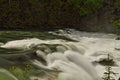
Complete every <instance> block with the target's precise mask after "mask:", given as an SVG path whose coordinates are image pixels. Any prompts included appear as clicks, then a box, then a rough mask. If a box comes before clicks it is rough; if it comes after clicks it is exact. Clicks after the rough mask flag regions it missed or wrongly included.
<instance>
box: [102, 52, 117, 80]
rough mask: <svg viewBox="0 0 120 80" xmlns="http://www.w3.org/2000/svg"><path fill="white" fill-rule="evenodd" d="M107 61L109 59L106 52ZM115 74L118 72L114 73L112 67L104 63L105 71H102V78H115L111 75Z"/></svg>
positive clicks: (105, 79) (106, 79) (107, 79)
mask: <svg viewBox="0 0 120 80" xmlns="http://www.w3.org/2000/svg"><path fill="white" fill-rule="evenodd" d="M107 60H108V61H110V60H111V59H110V55H109V54H108V58H107ZM116 74H118V73H115V72H114V71H113V70H112V67H111V65H110V64H107V65H106V71H105V72H104V76H103V78H102V79H103V80H115V79H114V77H113V76H115V75H116Z"/></svg>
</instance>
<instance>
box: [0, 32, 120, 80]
mask: <svg viewBox="0 0 120 80" xmlns="http://www.w3.org/2000/svg"><path fill="white" fill-rule="evenodd" d="M50 33H52V34H55V35H64V36H66V37H69V38H71V39H74V40H77V42H69V41H65V40H61V39H56V40H40V39H37V38H31V39H23V40H15V41H9V42H7V43H5V44H3V45H2V46H1V47H2V48H7V49H19V50H30V49H32V48H36V55H37V56H38V57H40V58H43V59H44V60H45V61H46V65H44V64H42V62H40V61H38V60H37V59H36V60H32V61H31V62H32V64H33V65H36V66H38V67H41V68H43V69H49V70H55V71H60V72H59V73H58V77H57V79H56V80H102V77H103V73H104V72H105V66H104V65H102V64H100V63H99V62H100V61H102V60H104V59H107V55H108V53H109V54H110V56H111V58H112V59H113V60H114V63H115V65H113V66H112V68H113V71H115V72H116V73H119V74H120V51H119V49H120V40H115V38H116V35H114V34H104V33H87V32H80V31H75V30H67V31H64V30H60V31H58V32H50ZM50 46H52V48H53V47H54V51H53V50H52V49H51V47H50ZM41 49H42V50H41ZM93 63H94V64H93ZM119 74H118V75H116V76H114V78H115V79H116V80H117V79H118V78H119V76H120V75H119ZM43 80H47V79H43Z"/></svg>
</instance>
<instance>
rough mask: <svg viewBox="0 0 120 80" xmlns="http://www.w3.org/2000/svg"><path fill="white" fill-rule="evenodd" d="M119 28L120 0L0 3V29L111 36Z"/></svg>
mask: <svg viewBox="0 0 120 80" xmlns="http://www.w3.org/2000/svg"><path fill="white" fill-rule="evenodd" d="M115 26H117V27H115ZM119 27H120V0H54V1H53V0H0V30H38V31H40V30H55V29H61V28H75V29H78V30H83V31H95V32H96V31H98V32H112V33H115V32H116V31H118V28H119ZM116 28H117V29H116Z"/></svg>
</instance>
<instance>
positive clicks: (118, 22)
mask: <svg viewBox="0 0 120 80" xmlns="http://www.w3.org/2000/svg"><path fill="white" fill-rule="evenodd" d="M111 23H112V24H113V25H114V26H116V27H117V34H118V35H120V20H112V21H111Z"/></svg>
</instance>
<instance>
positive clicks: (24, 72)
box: [9, 65, 38, 80]
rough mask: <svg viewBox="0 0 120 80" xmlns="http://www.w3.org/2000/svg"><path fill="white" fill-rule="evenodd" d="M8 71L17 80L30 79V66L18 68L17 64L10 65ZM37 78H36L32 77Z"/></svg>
mask: <svg viewBox="0 0 120 80" xmlns="http://www.w3.org/2000/svg"><path fill="white" fill-rule="evenodd" d="M9 71H10V72H11V73H12V74H13V75H14V76H15V77H16V78H17V79H18V80H30V78H29V76H30V71H31V66H30V65H26V67H25V68H23V69H22V68H20V67H17V66H11V67H10V69H9ZM34 80H38V79H34Z"/></svg>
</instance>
